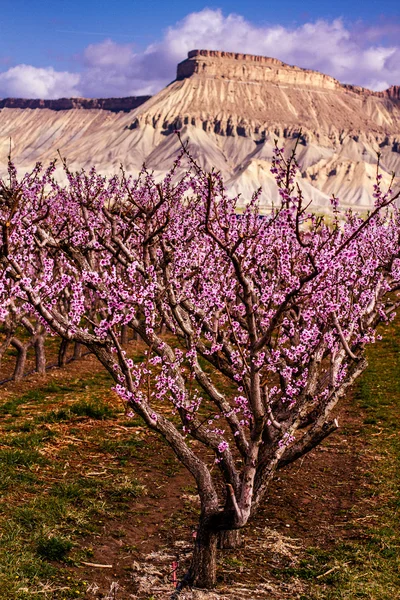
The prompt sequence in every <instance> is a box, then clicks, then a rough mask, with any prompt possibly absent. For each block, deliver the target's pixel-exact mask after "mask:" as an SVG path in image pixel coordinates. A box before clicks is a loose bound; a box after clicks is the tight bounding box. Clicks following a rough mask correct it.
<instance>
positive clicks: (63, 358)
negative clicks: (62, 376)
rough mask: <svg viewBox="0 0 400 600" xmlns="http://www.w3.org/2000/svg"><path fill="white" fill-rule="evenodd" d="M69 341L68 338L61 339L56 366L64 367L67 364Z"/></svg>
mask: <svg viewBox="0 0 400 600" xmlns="http://www.w3.org/2000/svg"><path fill="white" fill-rule="evenodd" d="M69 344H70V342H69V341H68V340H61V344H60V349H59V351H58V366H59V367H65V365H66V364H67V352H68V347H69Z"/></svg>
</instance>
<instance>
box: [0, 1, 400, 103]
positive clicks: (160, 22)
mask: <svg viewBox="0 0 400 600" xmlns="http://www.w3.org/2000/svg"><path fill="white" fill-rule="evenodd" d="M399 4H400V2H398V1H395V0H386V1H384V2H382V1H379V2H378V1H375V0H364V1H363V2H350V1H347V2H346V1H345V0H338V1H336V2H333V3H332V2H323V1H314V0H303V1H302V2H294V1H285V0H282V1H278V2H270V1H266V0H264V1H260V0H246V1H245V2H243V1H242V2H239V1H230V2H227V1H226V0H225V1H220V2H217V3H216V4H214V3H211V4H205V3H204V2H202V1H194V2H193V1H192V2H190V4H189V3H187V2H183V1H182V0H170V1H169V2H168V1H164V2H162V1H161V0H156V1H152V2H143V1H139V0H114V1H113V2H111V1H110V0H107V2H106V1H104V0H81V1H80V2H79V1H78V0H54V1H53V2H50V1H48V0H30V1H29V0H13V2H11V1H10V0H0V8H1V11H0V97H5V96H23V97H32V98H33V97H47V98H51V97H60V96H78V95H84V96H88V97H95V96H125V95H135V94H150V93H151V94H153V93H155V92H157V91H158V90H159V89H161V88H162V87H163V86H164V85H166V84H167V83H168V82H169V81H171V80H172V79H173V78H174V75H175V68H176V63H177V62H179V61H180V60H183V59H184V58H185V56H186V54H187V51H188V50H190V49H193V48H199V47H203V48H210V49H218V50H231V51H237V52H249V53H254V54H263V55H269V56H275V57H277V58H280V59H281V60H284V61H286V62H289V63H291V64H298V65H299V66H302V67H307V68H313V69H317V70H320V71H324V72H326V73H328V74H330V75H332V76H334V77H337V78H338V79H340V80H341V81H344V82H348V83H355V84H359V85H365V86H367V87H371V88H373V89H384V88H385V87H388V86H389V85H393V84H400V8H399Z"/></svg>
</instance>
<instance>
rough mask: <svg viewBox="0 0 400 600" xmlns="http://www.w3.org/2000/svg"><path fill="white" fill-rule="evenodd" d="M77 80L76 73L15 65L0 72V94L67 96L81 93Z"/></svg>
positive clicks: (17, 96) (14, 95) (31, 96)
mask: <svg viewBox="0 0 400 600" xmlns="http://www.w3.org/2000/svg"><path fill="white" fill-rule="evenodd" d="M79 82H80V76H79V74H77V73H68V72H67V71H64V72H62V71H55V70H54V69H53V68H52V67H47V68H37V67H32V66H31V65H17V66H16V67H11V68H10V69H8V71H5V72H3V73H0V95H1V96H2V97H3V98H4V97H13V98H69V97H72V96H80V95H81V92H80V91H79Z"/></svg>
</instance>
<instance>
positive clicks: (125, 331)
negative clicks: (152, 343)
mask: <svg viewBox="0 0 400 600" xmlns="http://www.w3.org/2000/svg"><path fill="white" fill-rule="evenodd" d="M128 342H129V327H128V325H122V327H121V346H126V345H127V343H128Z"/></svg>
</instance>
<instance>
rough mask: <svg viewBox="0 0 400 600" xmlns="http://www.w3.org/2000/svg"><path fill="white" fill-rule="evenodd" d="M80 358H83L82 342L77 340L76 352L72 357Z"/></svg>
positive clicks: (74, 358)
mask: <svg viewBox="0 0 400 600" xmlns="http://www.w3.org/2000/svg"><path fill="white" fill-rule="evenodd" d="M80 358H82V344H80V343H79V342H75V346H74V354H73V357H72V359H73V360H79V359H80Z"/></svg>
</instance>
